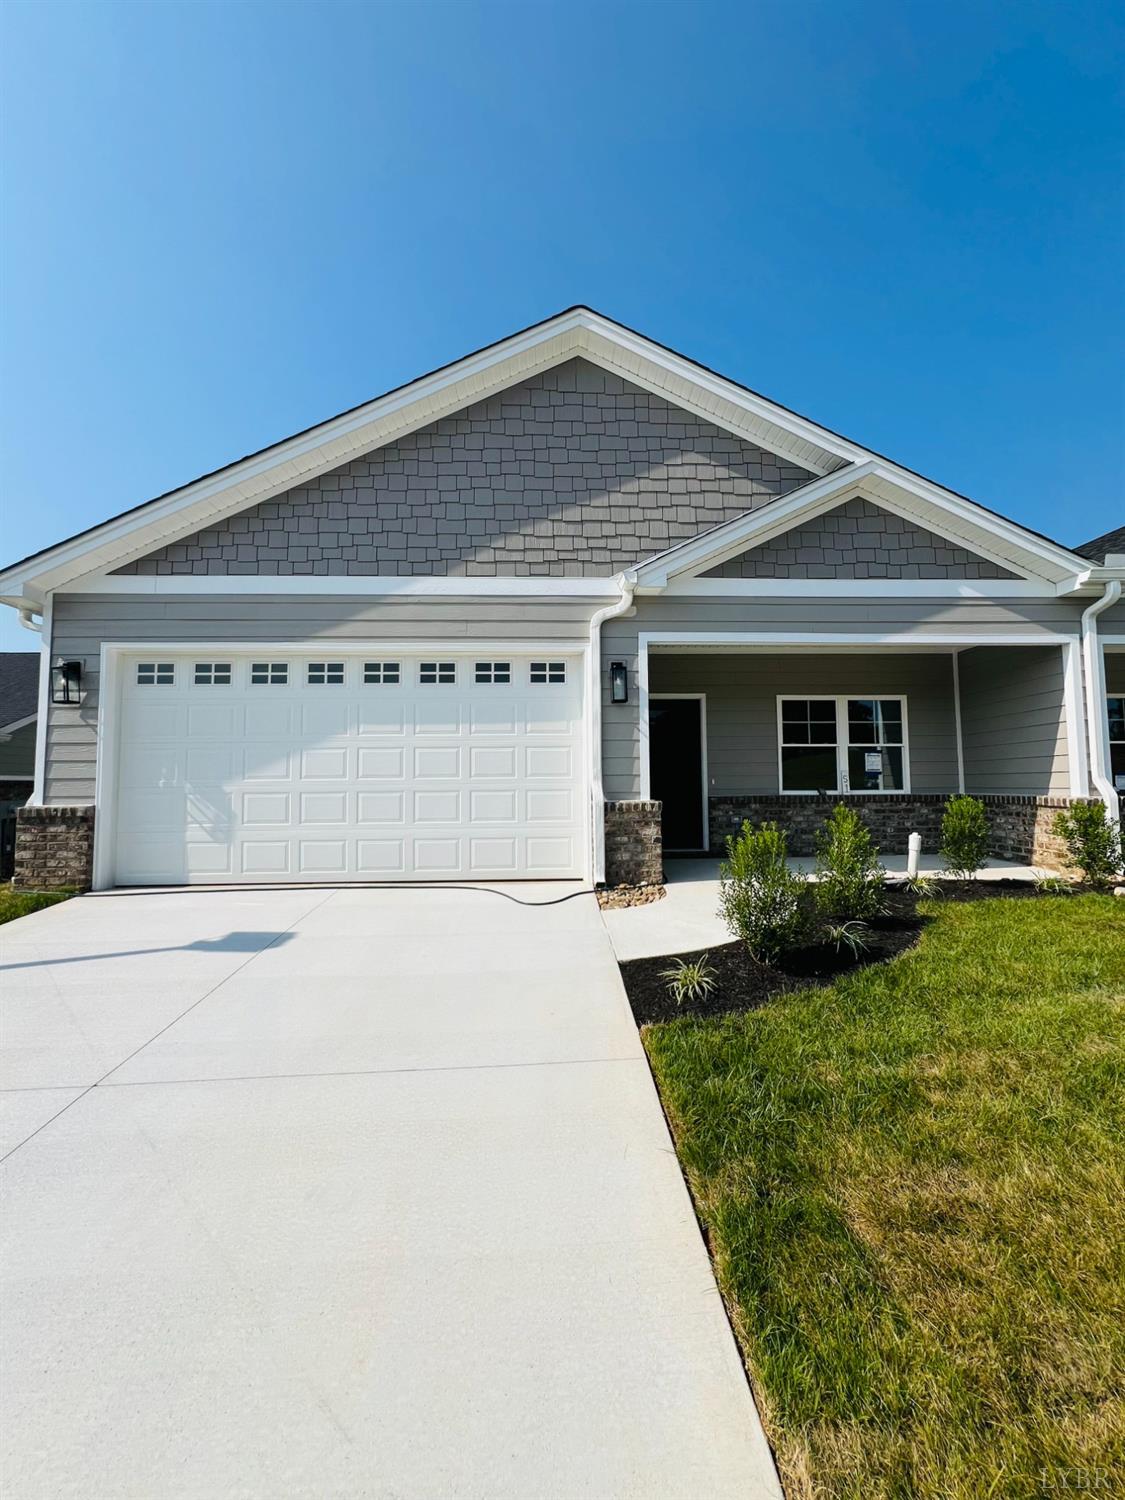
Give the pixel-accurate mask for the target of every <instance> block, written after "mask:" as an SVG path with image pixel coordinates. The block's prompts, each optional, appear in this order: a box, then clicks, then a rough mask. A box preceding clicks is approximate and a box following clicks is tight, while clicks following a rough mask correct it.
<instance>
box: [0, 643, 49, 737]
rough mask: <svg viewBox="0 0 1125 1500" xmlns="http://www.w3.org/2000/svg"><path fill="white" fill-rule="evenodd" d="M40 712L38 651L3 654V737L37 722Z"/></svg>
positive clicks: (0, 713)
mask: <svg viewBox="0 0 1125 1500" xmlns="http://www.w3.org/2000/svg"><path fill="white" fill-rule="evenodd" d="M38 709H39V652H38V651H0V734H3V733H5V732H6V731H8V730H11V729H15V728H17V727H18V726H20V725H21V724H26V723H27V722H28V721H29V720H31V719H34V718H35V717H36V714H37V713H38Z"/></svg>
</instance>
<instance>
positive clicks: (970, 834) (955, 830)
mask: <svg viewBox="0 0 1125 1500" xmlns="http://www.w3.org/2000/svg"><path fill="white" fill-rule="evenodd" d="M941 857H942V860H943V861H944V863H945V867H946V869H947V870H948V871H949V873H950V874H951V875H960V876H961V877H962V878H963V879H965V880H972V879H973V877H974V876H975V875H976V873H977V871H978V870H979V869H981V868H982V867H983V865H984V862H985V860H986V859H987V858H988V816H987V814H986V813H985V810H984V803H983V802H978V801H977V799H976V798H975V797H950V799H949V801H948V802H947V803H946V804H945V812H944V813H943V814H942V818H941Z"/></svg>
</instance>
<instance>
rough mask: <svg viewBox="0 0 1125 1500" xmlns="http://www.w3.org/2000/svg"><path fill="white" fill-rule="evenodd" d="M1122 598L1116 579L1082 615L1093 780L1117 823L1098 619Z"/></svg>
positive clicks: (1117, 814) (1087, 733) (1115, 791)
mask: <svg viewBox="0 0 1125 1500" xmlns="http://www.w3.org/2000/svg"><path fill="white" fill-rule="evenodd" d="M1120 598H1121V583H1120V581H1119V580H1118V579H1114V580H1113V581H1112V582H1111V583H1107V584H1106V586H1105V593H1104V594H1103V595H1102V597H1101V598H1100V599H1095V600H1094V602H1093V604H1091V605H1090V606H1089V608H1088V609H1085V610H1084V611H1083V612H1082V660H1083V662H1084V663H1085V666H1086V738H1087V742H1088V744H1089V746H1090V776H1091V779H1092V780H1093V783H1094V785H1095V786H1096V787H1097V789H1098V794H1099V796H1100V797H1101V799H1102V801H1103V802H1104V803H1105V809H1106V812H1107V813H1108V814H1109V816H1110V818H1111V819H1112V820H1113V822H1114V823H1116V822H1118V821H1119V819H1120V814H1119V811H1118V801H1117V789H1116V788H1115V787H1114V785H1113V783H1112V781H1110V779H1109V767H1108V766H1107V765H1106V759H1105V735H1104V734H1103V733H1102V715H1103V714H1104V712H1105V664H1104V663H1103V661H1102V652H1101V647H1100V646H1099V645H1098V616H1099V615H1100V614H1101V613H1102V611H1103V610H1106V609H1108V608H1109V607H1110V605H1111V604H1116V603H1117V601H1118V599H1120Z"/></svg>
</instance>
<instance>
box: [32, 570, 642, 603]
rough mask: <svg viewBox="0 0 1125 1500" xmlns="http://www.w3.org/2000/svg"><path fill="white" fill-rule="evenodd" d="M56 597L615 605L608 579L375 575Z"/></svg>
mask: <svg viewBox="0 0 1125 1500" xmlns="http://www.w3.org/2000/svg"><path fill="white" fill-rule="evenodd" d="M56 592H57V593H59V594H64V595H66V594H133V595H142V596H143V595H168V594H180V595H183V594H201V595H218V594H223V595H235V596H238V595H239V594H245V595H252V596H255V597H261V596H262V595H279V594H280V595H286V594H292V595H317V594H320V595H325V596H333V597H337V598H344V597H346V598H356V599H366V598H396V597H397V598H408V597H414V598H422V597H438V598H449V599H473V598H487V599H495V598H503V597H509V598H514V599H528V598H531V599H534V598H547V599H565V598H571V599H615V598H616V597H617V594H618V586H617V584H616V583H615V581H614V579H613V577H612V576H611V577H581V578H525V577H518V578H517V577H500V578H494V577H488V578H459V577H458V578H450V577H444V576H443V577H398V576H387V575H379V574H355V575H352V574H333V575H331V576H329V575H325V574H309V573H301V574H287V575H281V574H260V573H208V574H199V575H196V574H176V573H141V574H138V573H127V574H120V575H117V576H111V575H108V574H101V573H99V574H94V575H91V576H90V577H87V578H79V579H75V580H73V581H72V582H71V583H68V584H67V585H66V586H65V587H64V588H60V589H58V590H56Z"/></svg>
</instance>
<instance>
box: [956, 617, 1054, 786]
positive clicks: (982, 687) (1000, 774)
mask: <svg viewBox="0 0 1125 1500" xmlns="http://www.w3.org/2000/svg"><path fill="white" fill-rule="evenodd" d="M958 670H959V673H960V678H961V729H962V738H963V743H964V749H965V790H966V791H967V792H1002V793H1006V794H1014V795H1024V796H1033V797H1046V796H1052V795H1054V796H1064V795H1065V794H1066V793H1067V792H1068V791H1069V789H1070V765H1069V756H1068V750H1067V725H1066V703H1065V697H1064V691H1063V678H1064V663H1063V654H1062V649H1061V648H1060V647H1058V646H1043V647H1039V648H1034V649H1029V648H1027V647H1021V648H1019V649H1017V650H1013V649H1011V648H1005V647H1001V646H995V647H993V646H978V647H976V648H974V649H972V650H968V651H963V652H962V653H961V656H960V658H959V662H958Z"/></svg>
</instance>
